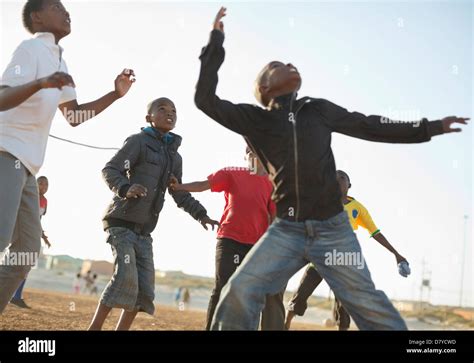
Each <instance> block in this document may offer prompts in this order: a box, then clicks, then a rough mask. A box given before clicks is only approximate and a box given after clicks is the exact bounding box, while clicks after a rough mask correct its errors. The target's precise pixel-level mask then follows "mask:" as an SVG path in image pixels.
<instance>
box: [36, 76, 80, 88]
mask: <svg viewBox="0 0 474 363" xmlns="http://www.w3.org/2000/svg"><path fill="white" fill-rule="evenodd" d="M39 84H40V87H41V88H58V89H62V88H63V87H64V86H71V87H76V85H75V84H74V81H73V79H72V77H71V76H70V75H69V74H67V73H64V72H56V73H53V74H51V75H50V76H47V77H44V78H41V79H39Z"/></svg>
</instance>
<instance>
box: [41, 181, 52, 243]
mask: <svg viewBox="0 0 474 363" xmlns="http://www.w3.org/2000/svg"><path fill="white" fill-rule="evenodd" d="M48 188H49V182H48V179H46V178H41V179H38V191H39V195H40V196H44V195H45V194H46V193H47V192H48ZM41 238H42V239H43V241H44V243H45V244H46V246H48V248H49V247H51V243H50V242H49V239H48V236H46V234H45V233H44V231H42V235H41Z"/></svg>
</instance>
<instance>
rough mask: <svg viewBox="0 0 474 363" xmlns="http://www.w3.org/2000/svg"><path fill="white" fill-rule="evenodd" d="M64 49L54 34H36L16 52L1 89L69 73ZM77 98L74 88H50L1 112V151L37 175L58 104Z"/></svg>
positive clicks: (0, 81)
mask: <svg viewBox="0 0 474 363" xmlns="http://www.w3.org/2000/svg"><path fill="white" fill-rule="evenodd" d="M62 52H63V48H62V47H60V46H59V45H57V44H56V43H55V39H54V35H53V34H52V33H36V34H35V35H34V37H33V38H31V39H29V40H25V41H23V42H22V43H21V44H20V45H19V46H18V48H17V49H16V50H15V52H14V53H13V56H12V60H11V61H10V63H9V64H8V66H7V68H6V70H5V72H4V73H3V75H2V78H1V79H0V85H2V86H10V87H15V86H20V85H22V84H25V83H28V82H31V81H34V80H36V79H39V78H43V77H46V76H49V75H51V74H53V73H55V72H65V73H68V71H67V67H66V63H65V62H64V60H63V59H62ZM75 99H76V91H75V90H74V88H72V87H63V88H62V90H59V89H57V88H47V89H42V90H40V91H38V92H36V93H35V94H34V95H33V96H31V97H30V98H28V99H27V100H26V101H25V102H23V103H22V104H20V105H19V106H17V107H14V108H12V109H10V110H7V111H4V112H0V150H1V151H6V152H8V153H10V154H12V155H13V156H14V157H16V158H18V160H20V161H21V163H22V164H23V165H25V167H26V168H27V169H28V170H29V171H30V172H31V174H33V175H36V174H37V173H38V171H39V169H40V168H41V166H42V165H43V161H44V155H45V152H46V144H47V141H48V135H49V130H50V128H51V123H52V121H53V118H54V114H55V113H56V110H57V109H58V105H60V104H62V103H65V102H69V101H72V100H75Z"/></svg>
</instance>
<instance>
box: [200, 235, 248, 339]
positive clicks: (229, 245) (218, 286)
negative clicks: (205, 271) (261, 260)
mask: <svg viewBox="0 0 474 363" xmlns="http://www.w3.org/2000/svg"><path fill="white" fill-rule="evenodd" d="M237 244H239V243H238V242H236V241H233V240H231V239H228V238H220V239H218V240H217V244H216V281H215V286H214V289H213V290H212V293H211V298H210V299H209V306H208V308H207V321H206V330H211V322H212V318H213V316H214V312H215V310H216V306H217V303H218V302H219V298H220V295H221V290H222V288H223V287H224V285H225V284H226V283H227V281H229V278H230V277H231V276H232V274H233V273H234V272H235V270H236V269H237V267H238V266H239V265H240V263H241V262H242V260H243V259H244V257H245V254H246V253H245V254H243V255H242V251H241V249H239V248H237V247H238V246H237ZM249 250H250V248H249Z"/></svg>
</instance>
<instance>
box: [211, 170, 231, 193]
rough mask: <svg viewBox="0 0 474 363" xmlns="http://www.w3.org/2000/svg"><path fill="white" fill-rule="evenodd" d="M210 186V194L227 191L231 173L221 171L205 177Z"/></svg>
mask: <svg viewBox="0 0 474 363" xmlns="http://www.w3.org/2000/svg"><path fill="white" fill-rule="evenodd" d="M207 180H208V181H209V184H210V185H211V192H224V191H229V189H230V185H231V180H232V178H231V173H230V171H229V170H226V169H221V170H219V171H217V172H215V173H214V174H211V175H209V176H208V177H207Z"/></svg>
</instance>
